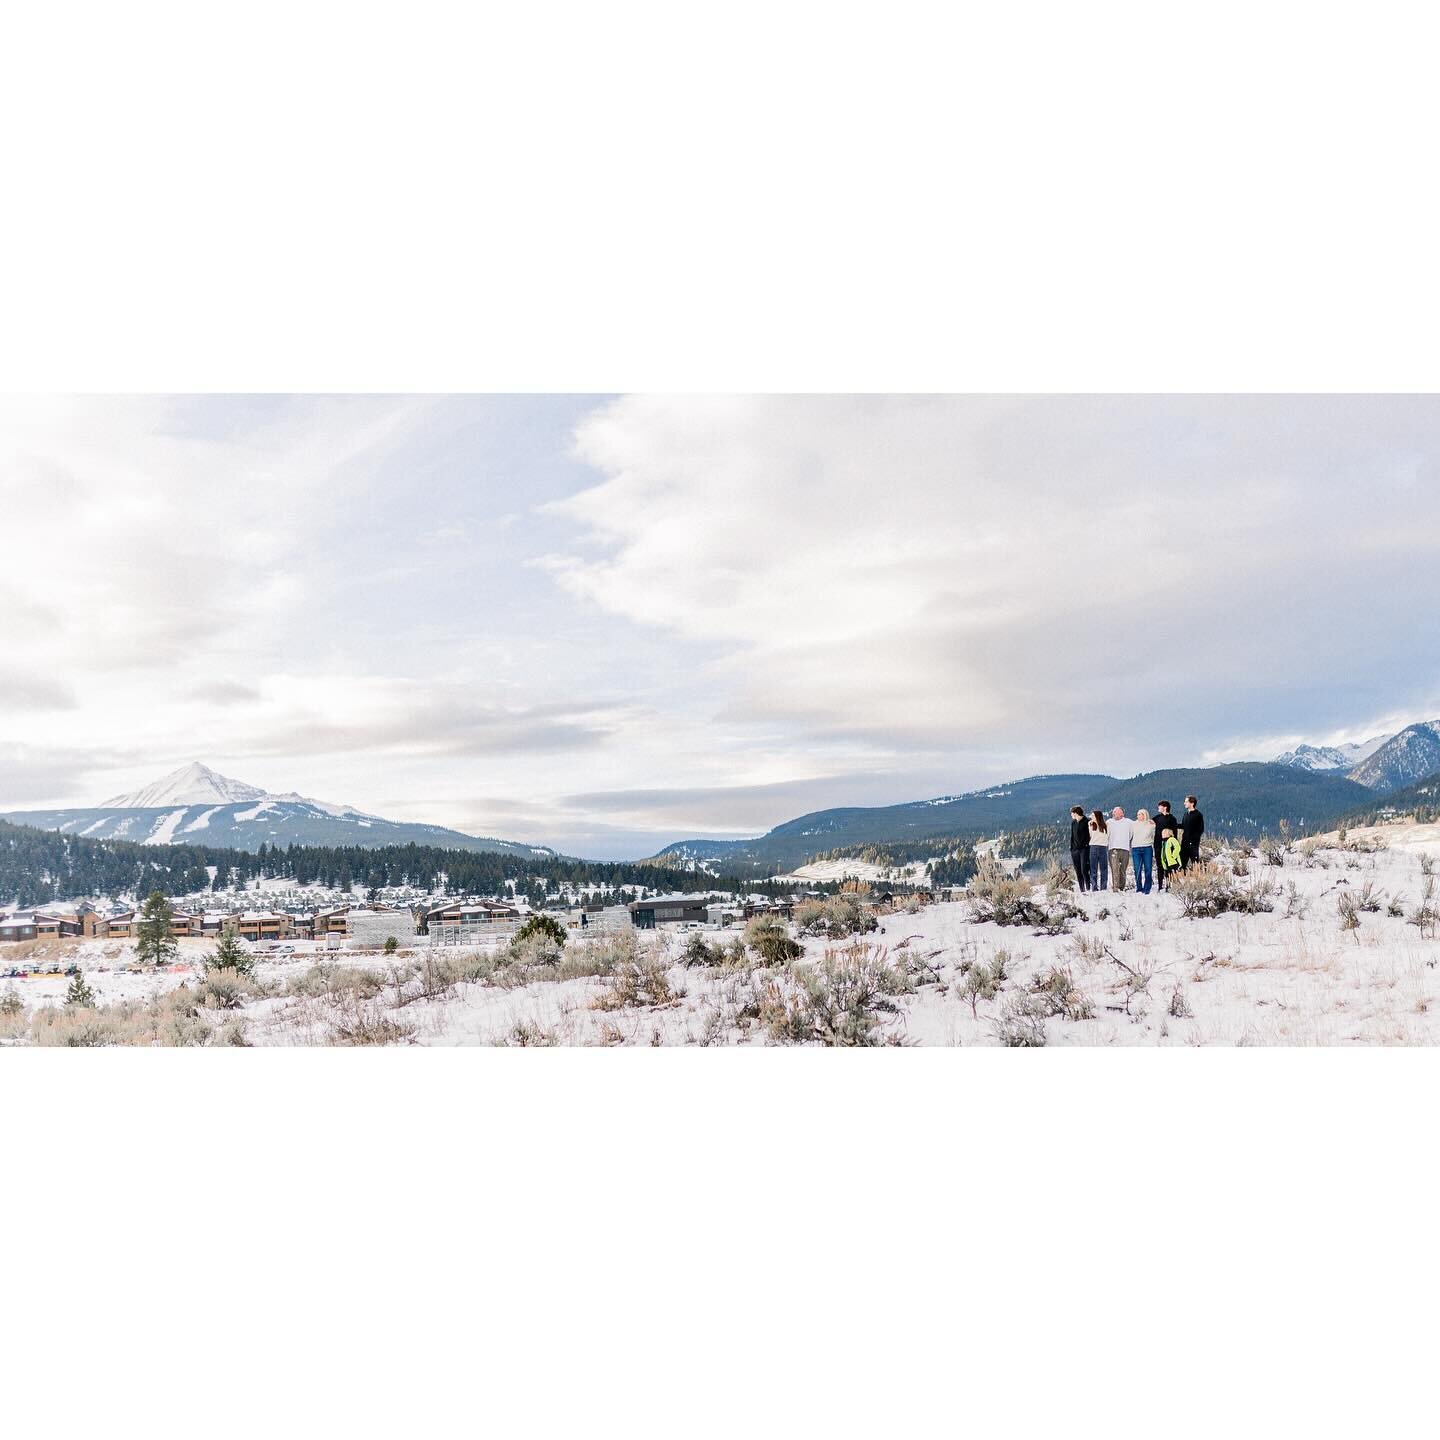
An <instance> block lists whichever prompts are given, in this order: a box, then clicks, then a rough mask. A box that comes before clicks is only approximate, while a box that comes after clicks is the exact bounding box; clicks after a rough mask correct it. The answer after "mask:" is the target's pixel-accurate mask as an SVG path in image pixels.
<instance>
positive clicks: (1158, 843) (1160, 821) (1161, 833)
mask: <svg viewBox="0 0 1440 1440" xmlns="http://www.w3.org/2000/svg"><path fill="white" fill-rule="evenodd" d="M1179 833H1180V822H1179V820H1177V819H1176V818H1175V816H1174V815H1172V814H1171V813H1170V802H1169V801H1168V800H1162V801H1161V802H1160V803H1159V805H1157V806H1156V808H1155V882H1156V884H1157V885H1158V886H1159V887H1160V889H1162V890H1163V889H1164V888H1165V877H1166V876H1167V875H1168V874H1170V871H1169V870H1167V869H1166V868H1165V842H1166V840H1168V839H1169V838H1170V836H1172V835H1178V834H1179ZM1171 868H1172V869H1174V870H1178V869H1179V868H1180V867H1179V866H1178V865H1175V866H1172V867H1171Z"/></svg>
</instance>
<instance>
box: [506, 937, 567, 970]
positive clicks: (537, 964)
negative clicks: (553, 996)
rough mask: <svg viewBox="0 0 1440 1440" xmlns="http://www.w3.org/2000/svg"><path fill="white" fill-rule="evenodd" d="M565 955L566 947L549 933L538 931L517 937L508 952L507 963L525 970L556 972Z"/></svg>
mask: <svg viewBox="0 0 1440 1440" xmlns="http://www.w3.org/2000/svg"><path fill="white" fill-rule="evenodd" d="M563 954H564V947H563V946H562V945H560V944H559V943H558V942H557V941H556V940H555V937H554V936H553V935H551V934H550V933H549V931H547V930H538V929H537V930H531V931H530V932H529V933H528V934H524V933H522V934H518V935H516V936H515V938H514V939H513V940H512V941H511V942H510V945H509V948H508V950H507V952H506V963H507V964H508V965H518V966H520V967H521V968H522V969H525V970H554V969H556V968H558V966H559V964H560V960H561V957H562V956H563Z"/></svg>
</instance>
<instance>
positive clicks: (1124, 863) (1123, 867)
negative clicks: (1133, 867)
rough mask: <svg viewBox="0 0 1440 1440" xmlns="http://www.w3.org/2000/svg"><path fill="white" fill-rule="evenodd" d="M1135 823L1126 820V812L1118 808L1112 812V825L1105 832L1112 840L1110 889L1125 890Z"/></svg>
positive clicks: (1107, 826)
mask: <svg viewBox="0 0 1440 1440" xmlns="http://www.w3.org/2000/svg"><path fill="white" fill-rule="evenodd" d="M1134 829H1135V822H1134V821H1133V820H1127V819H1126V818H1125V812H1124V810H1122V809H1121V808H1120V806H1118V805H1117V806H1116V807H1115V808H1114V809H1113V810H1112V811H1111V812H1110V823H1109V824H1108V825H1106V827H1105V831H1106V834H1107V836H1108V837H1109V840H1110V888H1111V889H1112V890H1123V889H1124V888H1125V876H1126V874H1127V873H1128V871H1129V869H1130V837H1131V834H1132V833H1133V832H1134Z"/></svg>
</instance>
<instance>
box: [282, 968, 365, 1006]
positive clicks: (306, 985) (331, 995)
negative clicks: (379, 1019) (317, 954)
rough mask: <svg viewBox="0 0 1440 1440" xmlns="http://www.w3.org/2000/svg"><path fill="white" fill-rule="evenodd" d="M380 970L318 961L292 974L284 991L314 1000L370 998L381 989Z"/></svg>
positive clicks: (287, 993)
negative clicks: (306, 968) (296, 973)
mask: <svg viewBox="0 0 1440 1440" xmlns="http://www.w3.org/2000/svg"><path fill="white" fill-rule="evenodd" d="M386 980H387V977H386V975H385V972H384V971H382V970H366V969H364V968H363V967H361V966H359V965H329V964H325V963H323V962H322V963H320V964H318V965H312V966H311V967H310V968H309V969H308V970H306V971H303V972H302V973H301V974H299V975H296V976H295V977H294V978H293V979H292V980H291V981H290V982H289V983H288V984H287V985H286V987H285V994H286V995H290V996H296V997H303V998H306V999H314V1000H373V999H374V998H375V997H376V996H377V995H379V993H380V992H381V991H382V990H383V989H384V988H385V985H386Z"/></svg>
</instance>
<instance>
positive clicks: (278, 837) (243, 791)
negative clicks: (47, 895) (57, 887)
mask: <svg viewBox="0 0 1440 1440" xmlns="http://www.w3.org/2000/svg"><path fill="white" fill-rule="evenodd" d="M129 802H136V803H129ZM0 819H5V820H9V821H11V822H12V823H14V824H17V825H29V826H31V827H32V828H35V829H40V830H58V831H60V832H62V833H64V834H69V835H79V836H84V837H85V838H87V839H91V840H132V841H135V842H137V843H139V844H148V845H178V844H184V843H186V842H190V841H193V842H196V843H199V844H205V845H215V846H220V847H225V848H229V849H235V850H249V851H252V852H253V851H256V850H258V849H259V848H260V846H262V845H266V846H279V847H280V848H282V849H283V848H285V847H287V846H289V845H322V846H323V845H334V846H347V845H359V846H364V847H366V848H368V849H375V848H379V847H380V846H384V845H405V844H410V843H412V842H413V843H414V844H416V845H434V846H440V847H445V848H449V849H463V850H489V851H498V852H500V853H503V854H517V855H534V856H537V857H555V856H556V855H557V852H556V851H555V850H553V849H551V848H550V847H549V846H548V845H530V844H525V843H523V842H521V841H516V840H501V839H498V838H496V837H494V836H482V835H468V834H466V833H465V832H464V831H461V830H452V829H450V828H448V827H447V826H444V825H428V824H422V823H419V822H415V821H407V820H387V819H385V818H384V817H383V816H380V815H369V814H366V813H365V812H364V811H362V810H357V809H355V807H354V806H353V805H333V804H330V803H329V802H327V801H324V800H313V799H310V798H309V797H308V796H304V795H300V794H297V793H296V792H294V791H288V792H285V793H283V794H275V793H271V792H269V791H266V790H264V789H262V788H261V787H260V786H258V785H252V784H250V783H249V782H248V781H245V780H236V779H234V778H233V777H232V776H228V775H222V774H220V773H219V771H217V770H212V769H210V767H209V766H207V765H203V764H201V762H200V761H198V760H194V761H191V762H190V763H189V764H188V765H182V766H181V767H180V768H179V769H178V770H173V771H171V772H170V774H168V775H162V776H161V777H160V778H159V779H158V780H153V781H151V782H150V783H149V784H148V785H143V786H141V787H140V788H139V789H137V790H133V791H128V792H126V793H124V794H121V795H116V796H112V797H111V799H110V800H109V801H107V802H106V803H105V804H104V805H97V806H92V807H88V808H81V809H57V810H10V811H5V812H3V813H0Z"/></svg>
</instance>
